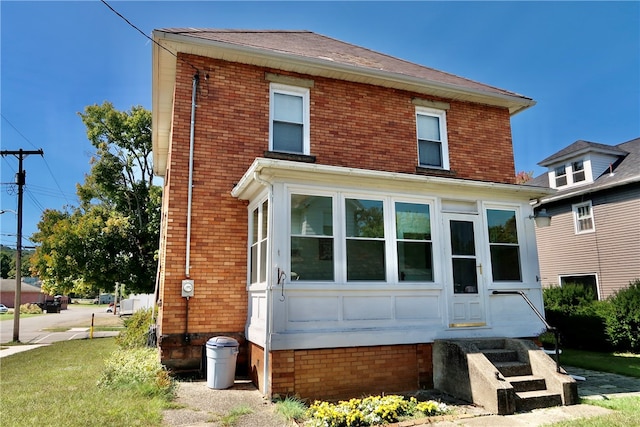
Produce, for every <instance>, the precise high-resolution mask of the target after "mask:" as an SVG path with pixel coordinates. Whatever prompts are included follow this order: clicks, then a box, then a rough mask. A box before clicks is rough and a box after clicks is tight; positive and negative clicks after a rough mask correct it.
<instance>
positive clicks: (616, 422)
mask: <svg viewBox="0 0 640 427" xmlns="http://www.w3.org/2000/svg"><path fill="white" fill-rule="evenodd" d="M582 403H588V404H589V405H595V406H602V407H603V408H607V409H611V410H613V411H615V412H614V413H612V414H609V415H603V416H599V417H592V418H582V419H577V420H571V421H563V422H560V423H555V424H552V426H553V427H627V426H637V425H638V420H640V397H637V396H636V397H617V398H615V399H610V400H591V399H587V400H583V401H582Z"/></svg>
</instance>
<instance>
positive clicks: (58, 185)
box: [0, 113, 71, 204]
mask: <svg viewBox="0 0 640 427" xmlns="http://www.w3.org/2000/svg"><path fill="white" fill-rule="evenodd" d="M0 115H1V116H2V118H3V119H4V120H5V121H6V122H7V123H8V124H9V126H11V127H12V128H13V130H15V131H16V132H17V133H18V135H20V136H21V137H22V138H23V139H24V140H25V141H27V142H28V143H29V144H31V146H32V147H33V148H35V149H38V147H36V146H35V145H34V144H33V143H32V142H31V141H29V138H27V137H26V136H24V135H23V134H22V132H20V130H18V128H17V127H15V126H14V125H13V123H11V121H10V120H9V119H7V118H6V117H5V116H4V114H2V113H0ZM42 160H44V165H45V166H46V167H47V170H48V171H49V174H50V175H51V178H53V182H54V183H55V184H56V187H58V190H60V194H62V197H64V199H65V200H66V202H67V204H71V202H69V199H67V196H65V194H64V191H62V188H61V187H60V184H58V180H57V179H56V176H55V175H54V174H53V171H52V170H51V168H50V167H49V162H47V159H46V158H45V157H44V156H42Z"/></svg>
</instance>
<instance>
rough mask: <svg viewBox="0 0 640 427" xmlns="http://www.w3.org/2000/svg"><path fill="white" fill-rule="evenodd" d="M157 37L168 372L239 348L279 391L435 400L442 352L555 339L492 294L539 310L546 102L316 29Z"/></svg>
mask: <svg viewBox="0 0 640 427" xmlns="http://www.w3.org/2000/svg"><path fill="white" fill-rule="evenodd" d="M153 37H154V40H155V42H156V45H155V46H154V47H153V152H154V168H155V172H156V174H157V175H159V176H162V177H164V197H163V209H162V231H161V235H162V237H161V246H160V260H159V262H160V269H159V275H158V280H159V298H160V301H159V304H160V311H159V319H158V342H159V347H160V351H161V360H162V362H163V363H164V364H165V365H166V366H168V367H170V368H172V369H178V370H179V369H196V368H198V367H199V365H200V363H201V357H202V348H203V345H204V344H205V343H206V341H207V340H208V339H209V338H211V337H213V336H219V335H226V336H232V337H234V338H236V339H238V340H239V342H240V343H241V353H240V356H239V358H238V372H239V373H247V374H249V375H251V377H252V378H253V380H254V382H255V383H256V384H257V386H258V387H259V388H260V390H261V391H262V392H263V393H264V394H266V395H273V394H280V395H287V394H297V395H299V396H301V397H304V398H342V397H348V396H358V395H361V394H362V393H365V392H366V393H376V392H394V391H401V390H411V389H417V388H424V387H432V386H433V364H432V344H433V342H434V340H435V339H438V338H464V337H496V336H500V337H532V336H537V335H538V333H539V332H540V331H541V330H542V329H543V325H542V324H541V323H540V321H539V320H538V319H537V317H536V315H535V313H534V312H533V311H532V310H531V309H530V308H529V307H528V306H527V305H526V303H525V302H524V301H523V300H522V298H520V297H519V296H517V295H516V296H505V295H494V294H493V291H495V290H519V291H523V292H525V293H526V294H527V295H528V297H529V298H530V299H531V300H532V301H533V303H534V304H535V306H536V307H537V308H538V309H539V310H542V309H543V308H542V293H541V287H540V283H539V281H538V274H539V273H538V259H537V253H536V241H535V230H534V227H535V225H534V221H532V220H531V219H530V216H531V215H532V214H533V210H532V207H531V205H530V200H532V199H537V198H539V197H542V196H544V195H548V194H550V193H551V192H552V191H553V190H548V189H543V188H535V187H530V186H522V185H515V184H514V177H515V170H514V159H513V149H512V141H511V130H510V117H511V115H513V114H516V113H518V112H520V111H522V110H525V109H527V108H528V107H530V106H532V105H534V104H535V103H534V101H533V100H531V99H530V98H527V97H525V96H522V95H519V94H516V93H513V92H509V91H506V90H502V89H498V88H495V87H492V86H488V85H484V84H481V83H478V82H474V81H471V80H468V79H464V78H461V77H458V76H455V75H452V74H448V73H444V72H441V71H438V70H434V69H431V68H428V67H424V66H421V65H417V64H413V63H410V62H407V61H403V60H401V59H397V58H394V57H391V56H388V55H384V54H381V53H377V52H374V51H371V50H368V49H365V48H362V47H358V46H354V45H351V44H348V43H344V42H341V41H338V40H335V39H331V38H328V37H325V36H322V35H319V34H315V33H312V32H306V31H233V30H208V29H192V28H172V29H161V30H156V31H154V33H153ZM185 284H188V285H191V288H189V287H187V288H186V289H185V288H184V287H183V286H184V285H185ZM183 295H184V296H183Z"/></svg>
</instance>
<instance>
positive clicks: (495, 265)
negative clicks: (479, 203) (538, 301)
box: [487, 209, 522, 282]
mask: <svg viewBox="0 0 640 427" xmlns="http://www.w3.org/2000/svg"><path fill="white" fill-rule="evenodd" d="M517 225H518V224H517V223H516V211H513V210H503V209H487V226H488V229H489V251H490V252H491V271H492V272H493V280H494V281H495V282H501V281H517V282H519V281H521V280H522V272H521V269H520V244H519V243H518V227H517Z"/></svg>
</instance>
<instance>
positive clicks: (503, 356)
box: [482, 348, 518, 363]
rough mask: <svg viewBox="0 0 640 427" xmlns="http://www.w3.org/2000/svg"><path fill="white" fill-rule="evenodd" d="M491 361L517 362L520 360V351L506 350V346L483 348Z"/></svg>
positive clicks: (483, 351) (483, 352)
mask: <svg viewBox="0 0 640 427" xmlns="http://www.w3.org/2000/svg"><path fill="white" fill-rule="evenodd" d="M482 354H484V355H485V357H486V358H487V359H489V361H490V362H491V363H495V362H515V361H517V360H518V352H517V351H515V350H506V349H504V348H491V349H485V350H482Z"/></svg>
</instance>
